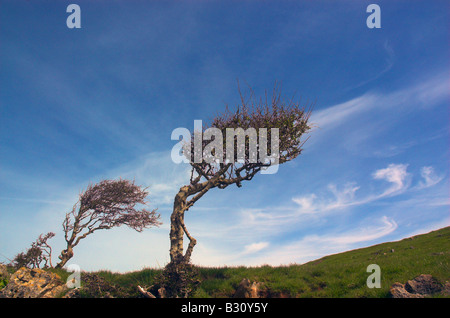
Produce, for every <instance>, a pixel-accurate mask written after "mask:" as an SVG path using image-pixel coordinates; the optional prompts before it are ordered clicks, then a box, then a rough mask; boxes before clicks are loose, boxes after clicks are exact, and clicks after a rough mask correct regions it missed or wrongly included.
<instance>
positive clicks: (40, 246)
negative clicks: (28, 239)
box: [12, 232, 55, 268]
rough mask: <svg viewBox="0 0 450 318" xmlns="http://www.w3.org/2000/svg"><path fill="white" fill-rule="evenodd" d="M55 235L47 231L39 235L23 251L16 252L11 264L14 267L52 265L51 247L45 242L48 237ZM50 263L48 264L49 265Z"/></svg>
mask: <svg viewBox="0 0 450 318" xmlns="http://www.w3.org/2000/svg"><path fill="white" fill-rule="evenodd" d="M54 236H55V233H53V232H49V233H47V234H45V235H43V234H41V235H39V237H38V239H37V240H36V242H33V243H32V244H31V247H30V248H29V249H27V251H26V252H25V253H23V252H22V253H19V254H17V255H16V256H15V257H14V259H13V260H12V265H13V266H14V267H16V268H19V267H22V266H25V267H28V268H39V267H41V266H42V267H43V268H47V267H53V265H52V248H51V246H50V245H49V244H48V243H47V240H48V239H51V238H52V237H54ZM49 265H50V266H49Z"/></svg>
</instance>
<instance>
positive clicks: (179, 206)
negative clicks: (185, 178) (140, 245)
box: [170, 186, 197, 263]
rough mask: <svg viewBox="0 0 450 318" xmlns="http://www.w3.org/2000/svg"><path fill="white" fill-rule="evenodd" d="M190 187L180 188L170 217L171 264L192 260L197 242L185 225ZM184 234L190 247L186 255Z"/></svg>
mask: <svg viewBox="0 0 450 318" xmlns="http://www.w3.org/2000/svg"><path fill="white" fill-rule="evenodd" d="M189 190H190V188H189V186H184V187H181V188H180V191H179V192H178V194H177V195H176V196H175V200H174V205H173V212H172V215H171V217H170V261H171V262H186V263H188V262H189V261H190V258H191V254H192V250H193V249H194V246H195V244H196V243H197V241H196V240H195V239H194V238H193V237H192V236H191V235H190V234H189V232H188V231H187V230H186V226H185V224H184V212H185V211H187V209H188V208H189V207H188V204H187V198H188V196H189V195H190V191H189ZM184 234H186V236H187V237H188V239H189V245H188V248H187V250H186V253H185V254H183V252H184V248H183V242H184Z"/></svg>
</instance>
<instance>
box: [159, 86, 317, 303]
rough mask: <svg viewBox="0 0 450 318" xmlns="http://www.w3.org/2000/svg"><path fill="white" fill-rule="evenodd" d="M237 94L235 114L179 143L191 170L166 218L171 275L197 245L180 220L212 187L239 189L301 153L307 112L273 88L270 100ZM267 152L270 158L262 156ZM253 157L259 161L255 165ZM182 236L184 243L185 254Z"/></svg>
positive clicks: (219, 117) (221, 117)
mask: <svg viewBox="0 0 450 318" xmlns="http://www.w3.org/2000/svg"><path fill="white" fill-rule="evenodd" d="M239 93H240V96H241V104H240V105H238V107H237V110H236V111H234V112H232V111H230V110H229V109H228V107H227V108H226V111H225V113H223V114H219V115H217V116H216V117H214V118H213V120H212V122H211V123H210V125H209V126H207V125H205V126H202V127H201V130H200V131H199V130H196V129H195V128H194V131H193V133H192V134H189V135H188V137H187V138H186V136H183V140H184V141H181V142H180V143H182V142H183V146H182V148H181V152H182V153H183V154H184V156H185V157H186V158H187V159H188V160H186V161H188V162H189V163H190V165H191V167H192V170H191V178H190V182H189V184H187V185H185V186H182V187H181V188H180V190H179V191H178V193H177V194H176V196H175V200H174V206H173V212H172V215H171V218H170V222H171V225H170V263H169V264H168V266H167V268H171V269H172V271H173V270H175V271H176V268H177V266H176V264H188V263H189V262H190V258H191V255H192V252H193V249H194V246H195V245H196V243H197V241H196V239H195V238H194V237H193V236H192V234H191V233H190V232H189V231H188V229H187V228H186V224H185V222H184V216H185V212H186V211H188V210H189V209H190V208H191V207H192V206H193V205H194V204H195V203H196V202H197V201H198V200H199V199H200V198H202V197H203V196H204V195H205V194H206V193H207V192H208V191H209V190H211V189H213V188H218V189H225V188H227V187H228V186H230V185H236V186H237V187H241V186H242V183H243V182H244V181H250V180H252V179H253V177H254V176H255V175H256V174H257V173H258V172H263V173H264V172H265V171H266V169H270V168H273V167H270V166H274V165H279V164H283V163H285V162H288V161H291V160H293V159H295V158H296V157H297V156H299V155H300V154H301V152H302V146H303V144H304V142H305V141H306V140H304V139H303V138H302V137H303V135H304V134H305V133H307V132H308V131H309V130H310V128H311V127H310V125H309V123H308V121H309V118H310V114H311V107H308V109H307V108H305V107H302V106H301V105H300V103H299V102H295V101H294V100H293V99H289V100H283V99H282V96H281V90H280V89H279V87H278V86H277V85H275V88H274V90H273V94H272V96H268V94H267V93H266V94H265V96H264V97H262V98H259V99H256V98H255V97H254V95H253V93H252V92H251V95H250V96H249V98H248V99H247V98H246V97H245V96H243V94H242V93H241V91H240V90H239ZM211 128H212V129H211ZM230 134H231V135H230ZM239 141H240V143H239ZM269 149H270V150H271V153H270V155H268V154H267V151H268V150H269ZM257 154H259V159H258V160H255V156H256V155H257ZM276 167H278V166H276ZM185 235H186V237H187V238H188V239H189V244H188V245H187V248H186V250H184V245H183V240H184V236H185ZM181 268H184V267H183V266H181ZM182 271H184V269H182ZM172 277H177V275H172ZM175 293H176V292H175ZM176 296H180V294H177V295H176Z"/></svg>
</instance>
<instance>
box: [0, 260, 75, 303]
mask: <svg viewBox="0 0 450 318" xmlns="http://www.w3.org/2000/svg"><path fill="white" fill-rule="evenodd" d="M65 291H67V287H66V285H65V284H64V283H63V282H62V281H61V278H60V277H59V276H58V275H57V274H54V273H49V272H46V271H44V270H42V269H39V268H34V269H29V268H25V267H22V268H20V269H19V270H18V271H16V272H15V273H14V274H12V275H11V277H10V278H9V282H8V285H6V287H5V288H4V289H2V290H1V291H0V298H53V297H57V296H58V295H60V294H62V293H63V292H65Z"/></svg>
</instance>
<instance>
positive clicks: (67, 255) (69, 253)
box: [55, 246, 73, 268]
mask: <svg viewBox="0 0 450 318" xmlns="http://www.w3.org/2000/svg"><path fill="white" fill-rule="evenodd" d="M72 257H73V249H72V247H71V246H68V247H67V249H65V250H63V251H62V252H61V255H60V256H59V259H60V260H61V261H60V262H59V263H58V264H56V266H55V268H63V267H64V265H66V263H67V262H68V261H69V260H70V259H71V258H72Z"/></svg>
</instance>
